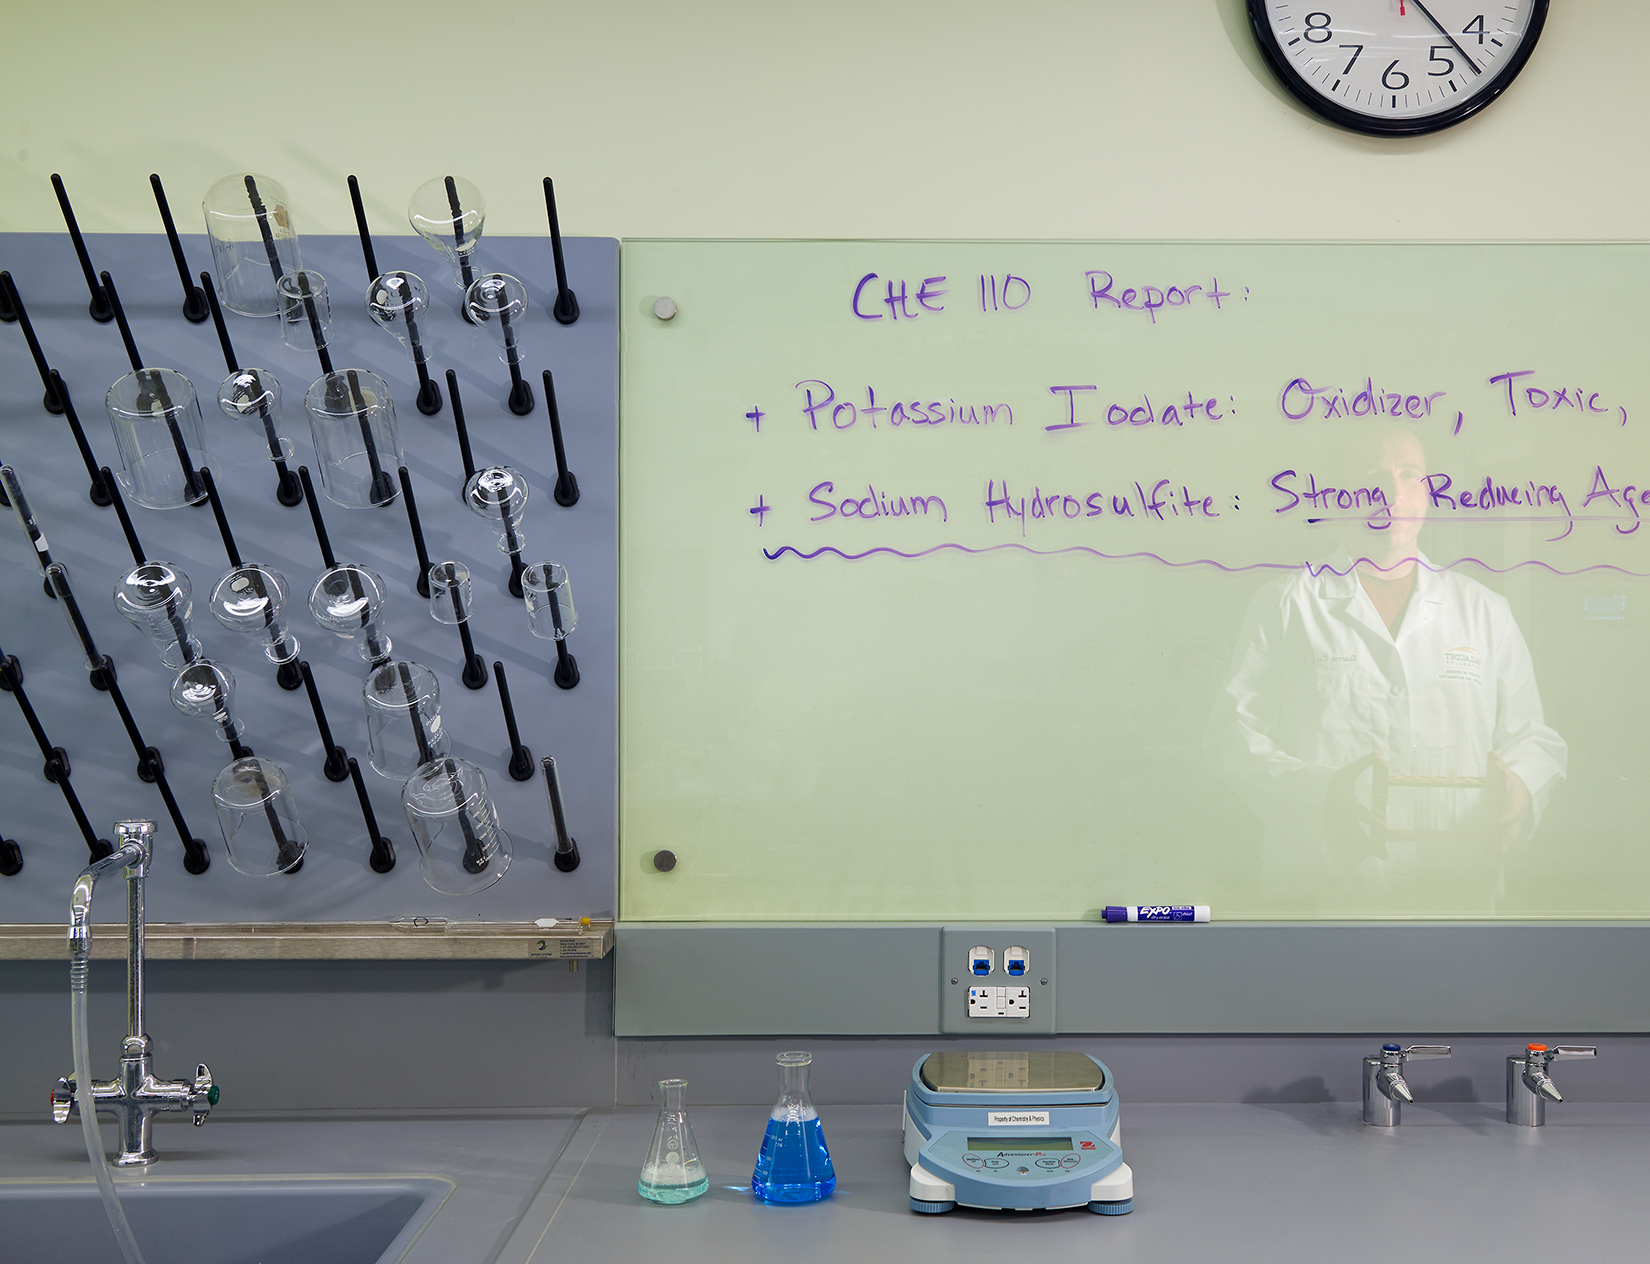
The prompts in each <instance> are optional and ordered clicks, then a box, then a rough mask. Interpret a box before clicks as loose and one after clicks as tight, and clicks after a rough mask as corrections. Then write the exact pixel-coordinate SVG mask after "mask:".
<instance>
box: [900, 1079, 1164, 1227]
mask: <svg viewBox="0 0 1650 1264" xmlns="http://www.w3.org/2000/svg"><path fill="white" fill-rule="evenodd" d="M1117 1108H1118V1102H1117V1093H1116V1090H1115V1088H1114V1087H1113V1085H1112V1082H1111V1072H1110V1071H1109V1070H1107V1068H1106V1067H1105V1065H1104V1064H1102V1063H1101V1062H1099V1061H1097V1060H1096V1059H1094V1058H1091V1057H1089V1056H1088V1055H1087V1054H1084V1053H1075V1052H1069V1051H1064V1050H1061V1051H1049V1052H1039V1053H1020V1052H984V1053H960V1052H959V1053H951V1052H945V1053H935V1054H931V1055H929V1056H928V1057H926V1058H923V1059H920V1060H919V1061H918V1062H917V1064H916V1066H914V1067H913V1068H912V1069H911V1085H910V1087H909V1088H907V1089H906V1090H905V1126H904V1133H903V1137H904V1142H905V1159H906V1162H908V1163H909V1164H910V1165H911V1189H910V1200H911V1210H912V1211H918V1212H923V1213H926V1214H928V1215H935V1214H938V1213H941V1212H947V1211H951V1210H952V1209H954V1208H955V1207H957V1206H958V1205H959V1204H960V1205H961V1206H964V1207H978V1208H982V1209H986V1210H996V1211H1045V1210H1054V1209H1058V1208H1066V1207H1072V1208H1076V1207H1087V1208H1088V1209H1089V1210H1090V1211H1093V1212H1096V1213H1098V1214H1100V1215H1105V1216H1116V1215H1122V1214H1123V1213H1125V1212H1128V1211H1132V1210H1133V1209H1134V1174H1133V1172H1131V1171H1130V1170H1129V1165H1128V1164H1127V1163H1125V1162H1123V1152H1122V1150H1121V1149H1120V1148H1119V1147H1118V1144H1117V1138H1118V1132H1117ZM1051 1129H1053V1130H1057V1131H1051Z"/></svg>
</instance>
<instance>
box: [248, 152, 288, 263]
mask: <svg viewBox="0 0 1650 1264" xmlns="http://www.w3.org/2000/svg"><path fill="white" fill-rule="evenodd" d="M246 197H247V201H249V202H251V203H252V214H253V216H254V217H255V218H256V219H257V221H258V233H259V235H260V236H262V238H263V241H264V254H265V255H266V256H267V257H268V259H269V270H270V272H271V273H273V274H274V277H275V284H276V285H279V284H280V283H281V274H282V272H283V271H284V269H282V267H281V256H280V255H279V254H278V253H277V252H276V250H275V232H274V230H273V229H272V228H270V226H269V212H268V211H267V210H266V209H265V208H264V200H263V198H261V197H260V196H259V195H258V181H257V180H256V179H255V178H254V177H252V176H247V178H246Z"/></svg>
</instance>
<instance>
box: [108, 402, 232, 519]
mask: <svg viewBox="0 0 1650 1264" xmlns="http://www.w3.org/2000/svg"><path fill="white" fill-rule="evenodd" d="M103 406H104V409H105V410H106V411H107V412H108V414H109V426H110V428H111V429H112V430H113V431H114V434H115V446H116V447H117V448H118V449H120V473H119V474H117V475H115V477H116V478H118V479H119V480H120V490H121V492H122V493H123V494H124V495H125V496H126V498H127V499H128V500H135V501H137V503H138V504H140V505H142V506H143V507H144V508H145V509H181V508H183V506H185V505H197V504H199V503H200V502H201V501H203V500H205V499H206V484H205V483H204V482H203V481H202V480H201V477H200V475H199V474H197V473H196V471H197V470H199V469H200V468H201V466H203V465H207V464H210V463H211V458H210V456H209V454H208V452H207V448H206V431H205V428H204V426H203V425H202V423H201V409H200V402H199V401H198V400H197V399H196V398H195V388H194V386H193V385H192V384H191V383H190V381H189V379H188V378H186V377H184V375H183V374H181V373H178V372H176V371H175V370H173V369H135V370H133V371H132V372H131V373H128V374H126V375H125V376H123V377H120V378H117V379H115V383H114V385H113V386H111V387H110V388H109V392H108V394H107V395H105V396H104V397H103Z"/></svg>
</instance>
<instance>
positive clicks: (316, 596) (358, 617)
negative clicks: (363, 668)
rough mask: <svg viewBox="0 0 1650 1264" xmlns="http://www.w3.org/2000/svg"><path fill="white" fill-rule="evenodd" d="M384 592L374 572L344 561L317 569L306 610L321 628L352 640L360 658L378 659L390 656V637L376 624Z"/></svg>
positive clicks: (374, 660)
mask: <svg viewBox="0 0 1650 1264" xmlns="http://www.w3.org/2000/svg"><path fill="white" fill-rule="evenodd" d="M387 594H388V590H387V589H386V588H385V586H384V581H383V579H382V578H381V577H380V576H379V575H378V574H377V572H375V571H369V570H368V569H367V568H366V567H365V566H357V565H355V564H354V563H353V562H345V563H344V564H343V565H341V566H334V567H333V568H332V569H331V570H326V571H322V572H321V577H320V578H319V579H317V580H316V581H315V586H314V587H313V588H311V589H310V592H309V613H310V616H311V617H312V618H313V619H314V620H315V623H316V625H317V626H318V627H320V628H321V630H322V631H324V632H331V633H333V634H334V635H336V636H341V637H343V638H344V639H345V640H346V641H354V642H355V647H356V649H357V650H358V651H359V652H360V655H361V657H362V658H364V659H366V660H367V662H369V663H375V664H376V663H381V662H383V661H385V660H386V659H388V658H389V656H390V638H389V637H388V636H386V635H384V633H383V632H382V631H381V630H380V628H379V626H378V619H379V615H380V613H381V612H382V611H383V609H384V599H385V597H386V595H387Z"/></svg>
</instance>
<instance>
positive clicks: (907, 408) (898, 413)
mask: <svg viewBox="0 0 1650 1264" xmlns="http://www.w3.org/2000/svg"><path fill="white" fill-rule="evenodd" d="M796 389H797V390H799V391H801V392H802V415H803V416H804V417H806V418H807V419H808V429H810V430H821V429H832V430H852V429H853V428H854V427H855V426H857V425H859V423H860V422H867V423H869V425H870V428H871V429H872V430H880V429H882V428H884V427H888V426H892V427H894V428H896V429H897V428H898V427H900V426H905V425H911V426H992V425H1002V426H1012V425H1013V424H1014V410H1013V409H1012V408H1010V407H1009V406H1008V405H1007V404H1004V403H1001V402H997V403H991V404H970V403H967V402H964V403H961V404H959V403H958V402H957V401H956V399H955V398H954V397H951V398H947V399H934V400H927V401H924V400H920V399H896V400H894V401H893V402H892V403H882V404H879V403H877V392H876V388H875V387H874V386H867V387H866V388H865V402H864V403H863V404H856V403H854V402H853V401H852V400H847V399H843V400H839V399H837V395H836V390H835V388H834V387H832V386H831V384H830V383H829V382H822V381H820V380H819V379H818V378H813V377H810V378H804V379H803V380H802V381H800V382H798V383H797V384H796Z"/></svg>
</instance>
